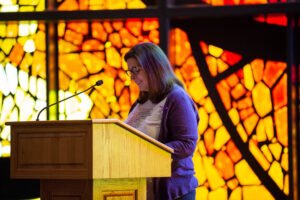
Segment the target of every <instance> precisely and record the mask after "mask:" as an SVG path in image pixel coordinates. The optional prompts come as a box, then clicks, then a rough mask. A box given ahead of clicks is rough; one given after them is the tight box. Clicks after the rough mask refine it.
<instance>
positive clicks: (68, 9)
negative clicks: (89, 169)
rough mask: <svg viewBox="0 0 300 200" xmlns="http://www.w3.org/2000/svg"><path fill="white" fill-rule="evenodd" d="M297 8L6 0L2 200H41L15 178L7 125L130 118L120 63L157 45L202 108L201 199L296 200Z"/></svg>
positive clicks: (148, 0)
mask: <svg viewBox="0 0 300 200" xmlns="http://www.w3.org/2000/svg"><path fill="white" fill-rule="evenodd" d="M299 13H300V2H299V1H289V0H287V1H286V0H203V1H201V0H173V1H171V0H163V1H158V0H157V1H156V0H144V1H142V0H97V1H95V0H56V1H55V0H0V180H1V181H0V199H34V198H39V181H38V180H12V179H10V178H9V159H10V128H9V126H5V122H8V121H34V120H36V117H37V114H38V112H39V111H40V110H41V109H42V108H44V107H45V106H47V105H50V104H52V103H55V102H57V101H59V100H62V99H64V98H67V97H69V96H71V95H74V94H76V93H78V92H81V91H83V90H84V89H86V88H88V87H90V86H91V85H94V84H95V83H96V81H98V80H100V79H101V80H103V81H104V84H103V85H102V86H100V87H96V88H95V89H94V90H91V91H88V92H86V93H83V94H81V95H79V96H77V97H75V98H72V99H69V100H67V101H65V102H62V103H60V104H57V105H55V106H52V107H51V108H50V109H47V110H45V111H44V112H42V113H41V116H40V120H71V119H96V118H117V119H120V120H124V119H125V118H126V117H127V114H128V111H129V108H130V106H131V104H132V103H133V102H134V101H135V100H136V98H137V96H138V87H137V86H136V85H134V83H131V80H130V78H129V77H128V76H126V73H125V70H126V69H127V66H126V65H125V62H124V59H123V56H124V54H125V53H126V52H127V51H128V50H129V49H130V48H131V47H132V46H134V45H135V44H137V43H139V42H144V41H150V42H153V43H156V44H159V45H160V46H161V47H162V49H163V50H164V51H165V52H166V54H167V55H168V56H169V58H170V61H171V63H172V66H173V69H174V71H175V73H176V75H177V76H178V77H179V79H180V80H182V82H183V83H184V85H185V87H186V89H187V91H188V92H189V94H190V96H191V97H192V98H193V100H194V101H195V103H196V105H197V106H198V111H199V115H200V118H201V121H200V124H199V141H198V145H197V149H196V151H195V154H194V164H195V170H196V177H197V178H198V181H199V186H198V188H197V190H196V197H197V199H199V200H200V199H201V200H202V199H203V200H252V199H255V200H260V199H262V200H268V199H294V200H296V199H298V198H299V195H298V190H299V186H298V180H299V174H298V171H299V164H298V156H297V155H298V154H299V132H300V131H299V108H300V104H299V96H300V95H299V89H300V87H299V80H300V79H299V75H300V74H299V66H300V65H299V58H300V52H299V47H300V45H299V44H300V42H299V37H300V31H299V25H300V20H299Z"/></svg>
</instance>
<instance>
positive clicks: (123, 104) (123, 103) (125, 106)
mask: <svg viewBox="0 0 300 200" xmlns="http://www.w3.org/2000/svg"><path fill="white" fill-rule="evenodd" d="M131 103H132V102H131V100H130V93H129V90H128V88H127V87H125V88H123V90H122V92H121V95H120V99H119V104H120V109H121V110H122V111H126V112H127V111H129V109H130V106H131Z"/></svg>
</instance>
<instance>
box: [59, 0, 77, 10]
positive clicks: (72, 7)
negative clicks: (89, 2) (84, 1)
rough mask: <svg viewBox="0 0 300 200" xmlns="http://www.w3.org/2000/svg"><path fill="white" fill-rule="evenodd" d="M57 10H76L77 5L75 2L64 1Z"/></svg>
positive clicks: (70, 0) (72, 0)
mask: <svg viewBox="0 0 300 200" xmlns="http://www.w3.org/2000/svg"><path fill="white" fill-rule="evenodd" d="M57 9H58V10H78V9H79V5H78V3H77V1H76V0H64V1H62V3H61V4H60V5H59V6H58V8H57Z"/></svg>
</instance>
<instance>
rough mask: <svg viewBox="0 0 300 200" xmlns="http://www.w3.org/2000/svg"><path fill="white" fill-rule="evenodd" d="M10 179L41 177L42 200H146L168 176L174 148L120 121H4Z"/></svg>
mask: <svg viewBox="0 0 300 200" xmlns="http://www.w3.org/2000/svg"><path fill="white" fill-rule="evenodd" d="M6 124H7V125H10V126H11V133H12V136H11V177H12V178H26V179H41V199H42V200H68V199H70V200H71V199H72V200H75V199H78V200H92V199H95V200H96V199H97V200H117V199H118V200H131V199H132V200H136V199H138V200H145V199H146V178H147V177H168V176H171V162H172V158H171V154H172V153H173V149H171V148H169V147H167V146H166V145H164V144H162V143H160V142H158V141H156V140H155V139H153V138H151V137H149V136H147V135H145V134H144V133H142V132H139V131H138V130H136V129H134V128H132V127H131V126H129V125H126V124H124V123H123V122H121V121H119V120H113V119H105V120H70V121H37V122H8V123H6Z"/></svg>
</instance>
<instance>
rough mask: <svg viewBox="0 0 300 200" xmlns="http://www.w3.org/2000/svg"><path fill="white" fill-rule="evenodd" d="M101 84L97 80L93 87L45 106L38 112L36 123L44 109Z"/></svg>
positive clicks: (101, 82) (100, 81)
mask: <svg viewBox="0 0 300 200" xmlns="http://www.w3.org/2000/svg"><path fill="white" fill-rule="evenodd" d="M102 84H103V81H102V80H99V81H97V82H96V83H95V84H94V85H92V86H91V87H89V88H87V89H85V90H83V91H82V92H79V93H76V94H74V95H72V96H69V97H67V98H65V99H62V100H60V101H57V102H55V103H53V104H50V105H48V106H45V107H44V108H43V109H42V110H40V112H39V113H38V115H37V118H36V121H39V117H40V115H41V113H42V112H43V111H44V110H45V109H46V108H50V107H51V106H54V105H56V104H59V103H61V102H63V101H66V100H68V99H70V98H72V97H74V96H77V95H80V94H81V93H84V92H86V91H88V90H90V89H91V88H94V87H95V86H100V85H102Z"/></svg>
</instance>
